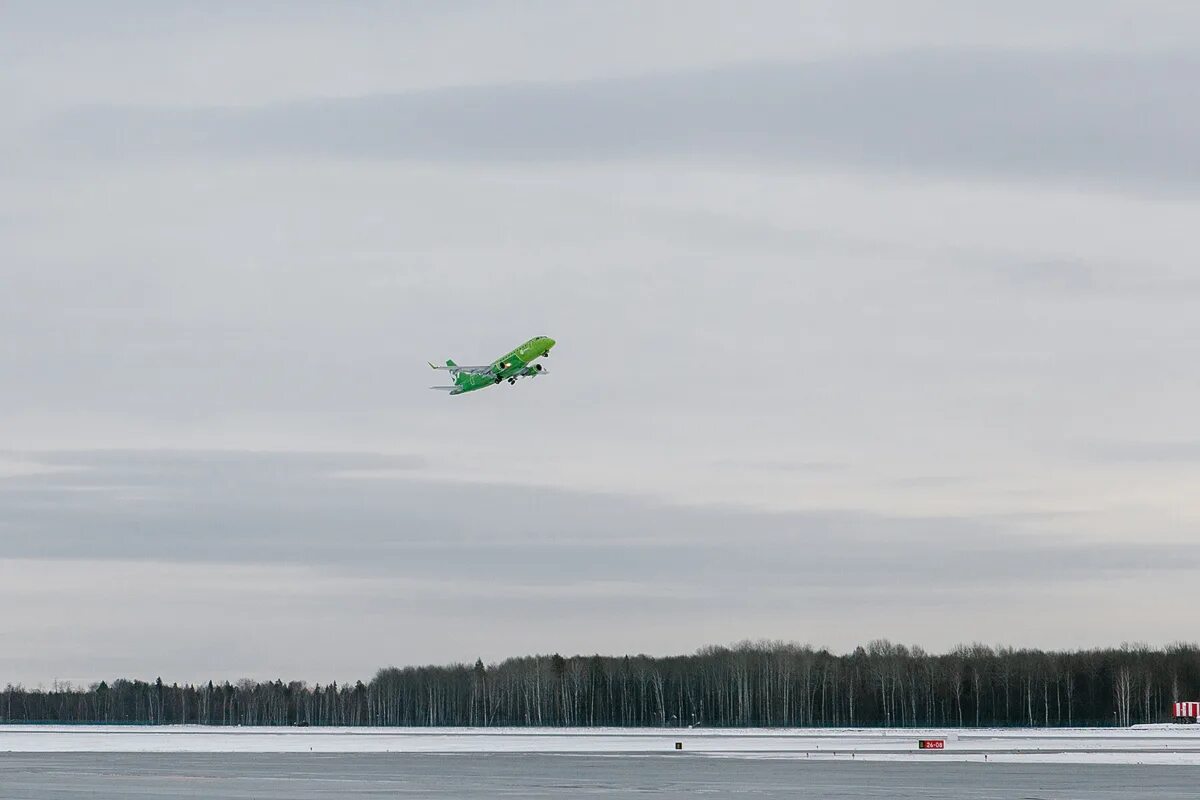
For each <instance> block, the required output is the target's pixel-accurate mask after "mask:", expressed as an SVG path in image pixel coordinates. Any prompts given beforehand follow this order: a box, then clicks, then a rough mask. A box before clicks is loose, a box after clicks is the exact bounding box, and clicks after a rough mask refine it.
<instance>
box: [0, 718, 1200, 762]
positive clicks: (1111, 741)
mask: <svg viewBox="0 0 1200 800" xmlns="http://www.w3.org/2000/svg"><path fill="white" fill-rule="evenodd" d="M919 739H944V740H945V749H944V750H919V749H918V747H917V742H918V740H919ZM676 742H681V743H682V744H683V753H684V754H685V755H696V754H699V755H704V756H712V757H726V758H808V759H847V760H849V759H858V760H865V761H908V760H913V761H918V760H919V761H985V760H986V761H989V762H1042V763H1107V764H1113V763H1123V764H1193V765H1200V728H1189V727H1183V726H1178V727H1172V726H1158V727H1146V728H1139V729H1114V728H1108V729H1094V728H1093V729H1082V728H1072V729H1061V728H1060V729H1031V728H1024V729H978V730H877V729H873V730H862V729H857V730H852V729H847V730H828V729H825V730H811V729H773V730H745V729H741V730H687V729H683V730H679V729H662V728H652V729H651V728H639V729H618V728H584V729H571V730H562V729H547V728H535V729H529V728H468V729H463V728H457V729H447V728H209V727H199V726H190V725H189V726H161V727H154V726H50V725H12V726H0V753H3V752H18V753H66V752H106V753H149V752H161V753H226V752H243V753H308V752H313V753H384V752H387V753H529V752H537V753H569V754H583V753H588V754H609V753H611V754H616V753H626V754H643V755H650V754H665V753H677V752H678V751H677V750H676V748H675V744H676Z"/></svg>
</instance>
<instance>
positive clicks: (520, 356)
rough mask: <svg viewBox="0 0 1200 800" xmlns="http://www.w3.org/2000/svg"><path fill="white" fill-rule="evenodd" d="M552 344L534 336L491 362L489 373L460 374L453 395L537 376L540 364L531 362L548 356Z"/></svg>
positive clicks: (541, 337) (544, 338)
mask: <svg viewBox="0 0 1200 800" xmlns="http://www.w3.org/2000/svg"><path fill="white" fill-rule="evenodd" d="M554 344H555V342H554V340H553V339H551V338H550V337H549V336H535V337H533V338H532V339H530V340H529V341H528V342H525V344H523V345H521V346H520V347H517V348H515V349H513V350H510V351H509V352H507V353H505V354H504V355H502V356H500V358H498V359H496V360H495V361H493V362H492V364H491V371H490V372H489V373H487V374H475V373H467V372H463V373H460V374H459V375H458V377H457V378H456V379H455V387H456V388H455V391H454V392H453V394H464V393H466V392H474V391H476V390H478V389H486V388H487V387H488V386H495V385H496V384H498V383H501V382H503V381H506V380H511V381H515V380H516V379H517V378H519V377H525V376H530V375H534V374H537V373H538V372H541V371H542V367H541V365H540V364H532V363H531V362H532V361H533V360H534V359H536V358H541V357H542V356H546V355H549V354H550V348H552V347H554Z"/></svg>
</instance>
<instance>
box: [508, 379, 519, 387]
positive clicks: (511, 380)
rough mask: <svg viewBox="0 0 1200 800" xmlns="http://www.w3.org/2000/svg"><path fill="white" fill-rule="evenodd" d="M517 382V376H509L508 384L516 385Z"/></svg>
mask: <svg viewBox="0 0 1200 800" xmlns="http://www.w3.org/2000/svg"><path fill="white" fill-rule="evenodd" d="M516 383H517V379H516V378H509V379H508V385H509V386H515V385H516Z"/></svg>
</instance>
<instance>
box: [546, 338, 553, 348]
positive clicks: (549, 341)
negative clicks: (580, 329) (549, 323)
mask: <svg viewBox="0 0 1200 800" xmlns="http://www.w3.org/2000/svg"><path fill="white" fill-rule="evenodd" d="M554 345H555V341H554V340H553V339H551V338H550V337H549V336H547V337H546V349H547V350H549V349H550V348H551V347H554Z"/></svg>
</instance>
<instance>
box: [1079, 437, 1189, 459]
mask: <svg viewBox="0 0 1200 800" xmlns="http://www.w3.org/2000/svg"><path fill="white" fill-rule="evenodd" d="M1082 450H1083V452H1084V453H1085V454H1086V455H1088V456H1089V457H1091V458H1096V459H1099V460H1101V461H1109V462H1113V463H1135V464H1136V463H1149V464H1200V441H1196V440H1187V439H1184V440H1180V441H1169V440H1167V441H1141V442H1138V441H1126V442H1094V443H1091V444H1088V445H1086V446H1084V447H1083V448H1082Z"/></svg>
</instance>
